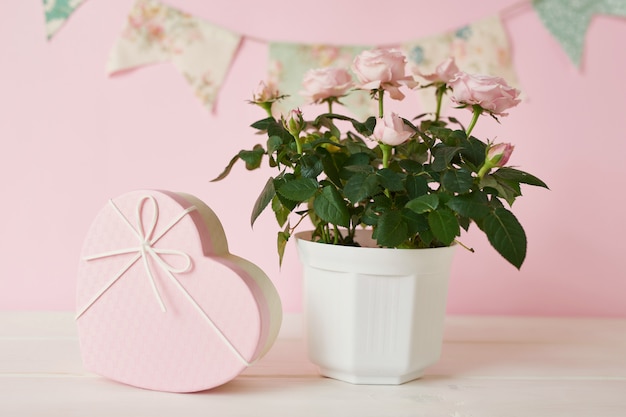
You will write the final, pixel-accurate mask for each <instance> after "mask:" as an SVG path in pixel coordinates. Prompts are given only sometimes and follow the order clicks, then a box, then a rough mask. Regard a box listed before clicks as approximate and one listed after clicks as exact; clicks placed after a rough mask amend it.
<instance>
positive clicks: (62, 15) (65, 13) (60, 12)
mask: <svg viewBox="0 0 626 417" xmlns="http://www.w3.org/2000/svg"><path fill="white" fill-rule="evenodd" d="M83 1H84V0H43V7H44V11H45V13H46V35H47V37H48V39H50V38H52V36H53V35H54V34H55V33H56V32H57V31H58V30H59V29H60V28H61V26H63V24H64V23H65V21H66V20H67V19H68V18H69V17H70V15H71V14H72V13H74V10H76V8H77V7H78V6H80V5H81V3H82V2H83Z"/></svg>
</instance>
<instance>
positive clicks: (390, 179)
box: [376, 168, 404, 191]
mask: <svg viewBox="0 0 626 417" xmlns="http://www.w3.org/2000/svg"><path fill="white" fill-rule="evenodd" d="M376 174H377V175H378V178H379V179H380V184H381V185H382V186H383V187H385V188H386V189H388V190H389V191H403V190H404V184H403V182H402V175H400V174H398V173H397V172H395V171H392V170H391V169H389V168H383V169H381V170H379V171H378V172H377V173H376Z"/></svg>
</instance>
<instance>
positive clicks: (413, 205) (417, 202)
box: [405, 194, 439, 214]
mask: <svg viewBox="0 0 626 417" xmlns="http://www.w3.org/2000/svg"><path fill="white" fill-rule="evenodd" d="M438 206H439V197H437V194H425V195H422V196H420V197H417V198H414V199H413V200H411V201H409V202H408V203H406V206H405V207H406V208H408V209H409V210H413V211H414V212H416V213H418V214H421V213H426V212H428V211H433V210H436V209H437V207H438Z"/></svg>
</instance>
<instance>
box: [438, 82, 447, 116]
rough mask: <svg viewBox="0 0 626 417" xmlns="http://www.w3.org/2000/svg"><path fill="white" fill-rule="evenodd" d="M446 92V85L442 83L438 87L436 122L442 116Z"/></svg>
mask: <svg viewBox="0 0 626 417" xmlns="http://www.w3.org/2000/svg"><path fill="white" fill-rule="evenodd" d="M445 92H446V85H445V84H443V85H440V86H438V87H437V109H436V110H435V122H438V121H439V117H440V116H441V102H442V101H443V94H444V93H445Z"/></svg>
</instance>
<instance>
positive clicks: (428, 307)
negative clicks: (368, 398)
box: [296, 231, 455, 384]
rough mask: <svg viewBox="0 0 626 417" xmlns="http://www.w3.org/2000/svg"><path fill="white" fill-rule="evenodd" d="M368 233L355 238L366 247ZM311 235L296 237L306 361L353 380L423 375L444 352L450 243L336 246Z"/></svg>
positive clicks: (324, 371)
mask: <svg viewBox="0 0 626 417" xmlns="http://www.w3.org/2000/svg"><path fill="white" fill-rule="evenodd" d="M368 234H369V232H366V231H362V233H361V234H360V235H357V238H359V239H357V240H359V242H361V244H362V245H363V243H362V242H363V240H367V235H368ZM310 236H311V232H302V233H298V234H297V235H296V238H297V247H298V253H299V256H300V260H301V262H302V264H303V268H304V318H305V331H306V339H307V345H308V346H307V347H308V355H309V359H310V360H311V362H313V363H314V364H315V365H317V366H318V368H319V371H320V373H321V374H322V375H324V376H327V377H330V378H334V379H339V380H342V381H346V382H350V383H353V384H402V383H405V382H408V381H411V380H413V379H416V378H419V377H420V376H422V374H423V373H424V370H425V369H426V368H427V367H428V366H430V365H432V364H434V363H435V362H437V360H438V359H439V357H440V354H441V344H442V337H443V323H444V317H445V307H446V299H447V291H448V280H449V276H450V266H451V264H452V258H453V254H454V251H455V247H454V246H452V247H445V248H434V249H390V248H376V247H349V246H335V245H328V244H323V243H316V242H311V241H310V240H309V239H310ZM370 241H371V239H370Z"/></svg>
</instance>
